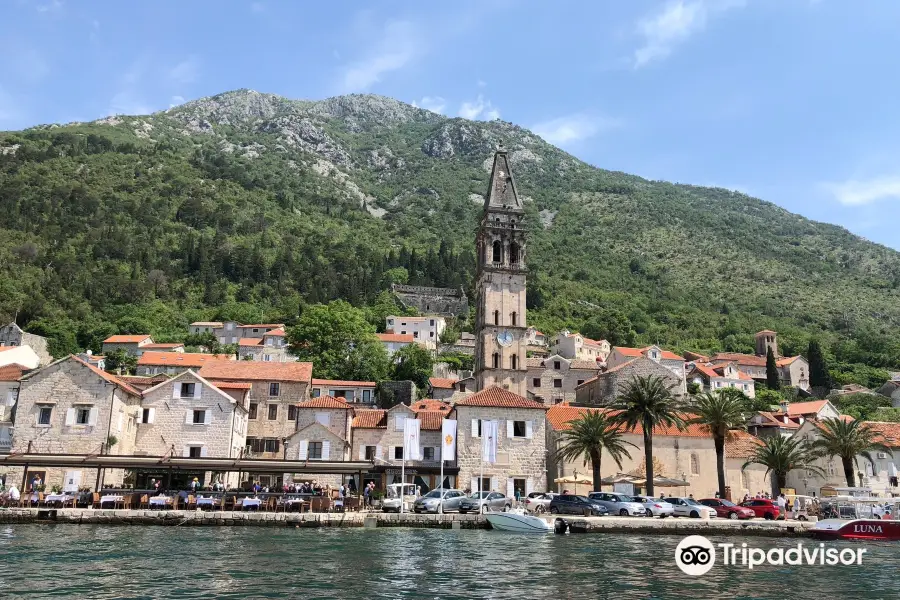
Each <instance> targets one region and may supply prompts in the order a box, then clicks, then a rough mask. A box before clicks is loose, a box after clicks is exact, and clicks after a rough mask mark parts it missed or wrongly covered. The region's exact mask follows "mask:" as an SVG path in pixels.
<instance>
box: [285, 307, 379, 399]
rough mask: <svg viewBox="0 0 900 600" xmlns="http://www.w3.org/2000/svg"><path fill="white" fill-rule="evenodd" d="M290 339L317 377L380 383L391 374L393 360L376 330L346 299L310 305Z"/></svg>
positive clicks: (291, 332) (293, 352)
mask: <svg viewBox="0 0 900 600" xmlns="http://www.w3.org/2000/svg"><path fill="white" fill-rule="evenodd" d="M287 340H288V345H289V347H290V350H291V353H292V354H294V355H295V356H296V357H297V358H298V360H302V361H311V362H312V363H313V369H314V372H315V375H316V376H317V377H321V378H323V379H350V380H360V381H381V380H383V379H384V378H385V377H386V376H387V374H388V370H389V367H390V361H389V359H388V355H387V351H386V350H385V349H384V345H383V344H382V343H381V341H380V340H379V339H378V338H377V337H376V336H375V328H374V327H372V326H371V325H370V324H369V323H368V322H367V321H366V315H365V313H364V312H363V311H362V310H360V309H358V308H354V307H353V306H351V305H350V304H349V303H347V302H345V301H343V300H335V301H333V302H330V303H328V304H313V305H311V306H307V307H306V308H305V310H304V311H303V314H302V315H301V316H300V318H299V319H298V320H297V324H296V325H295V326H293V327H290V328H288V330H287Z"/></svg>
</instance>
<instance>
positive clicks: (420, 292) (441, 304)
mask: <svg viewBox="0 0 900 600" xmlns="http://www.w3.org/2000/svg"><path fill="white" fill-rule="evenodd" d="M391 291H392V292H393V293H394V296H395V297H396V298H397V300H399V301H400V304H402V305H403V307H404V308H415V309H416V310H417V311H419V313H421V314H432V315H442V316H446V317H456V316H460V315H465V314H467V313H468V312H469V300H468V298H466V294H465V292H464V291H463V290H462V288H459V289H453V288H433V287H420V286H414V285H398V284H393V285H392V286H391Z"/></svg>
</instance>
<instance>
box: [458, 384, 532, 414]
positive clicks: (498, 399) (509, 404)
mask: <svg viewBox="0 0 900 600" xmlns="http://www.w3.org/2000/svg"><path fill="white" fill-rule="evenodd" d="M456 406H493V407H497V408H535V409H540V410H546V409H545V407H544V405H543V404H541V403H540V402H535V401H534V400H529V399H528V398H523V397H522V396H519V395H518V394H513V393H512V392H510V391H509V390H505V389H503V388H499V387H496V386H492V387H489V388H487V389H486V390H481V391H480V392H478V393H477V394H472V395H471V396H469V397H467V398H463V399H462V400H460V401H458V402H457V403H456Z"/></svg>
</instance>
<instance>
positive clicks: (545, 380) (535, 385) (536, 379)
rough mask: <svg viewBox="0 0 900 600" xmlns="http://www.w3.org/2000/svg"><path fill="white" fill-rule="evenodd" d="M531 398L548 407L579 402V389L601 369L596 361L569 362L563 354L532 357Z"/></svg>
mask: <svg viewBox="0 0 900 600" xmlns="http://www.w3.org/2000/svg"><path fill="white" fill-rule="evenodd" d="M526 362H527V365H528V380H527V382H528V388H527V389H528V397H529V398H531V399H532V400H536V401H537V402H540V403H541V404H543V405H545V406H550V405H552V404H559V403H560V402H565V401H569V402H572V401H574V400H575V388H577V387H578V386H579V385H581V384H583V383H584V382H586V381H589V380H591V379H593V378H594V377H596V376H597V375H598V374H599V373H600V367H599V366H598V365H597V362H596V361H595V360H580V359H569V358H565V357H563V356H560V355H559V354H552V355H550V356H548V357H546V358H535V357H532V358H529V359H528V360H527V361H526Z"/></svg>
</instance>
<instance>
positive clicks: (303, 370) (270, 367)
mask: <svg viewBox="0 0 900 600" xmlns="http://www.w3.org/2000/svg"><path fill="white" fill-rule="evenodd" d="M199 374H200V377H203V378H204V379H231V380H234V379H237V380H239V381H240V380H244V381H289V382H307V383H309V382H310V380H311V379H312V363H310V362H281V363H278V362H264V361H255V360H232V361H215V362H208V363H206V364H205V365H203V368H202V369H200V373H199Z"/></svg>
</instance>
